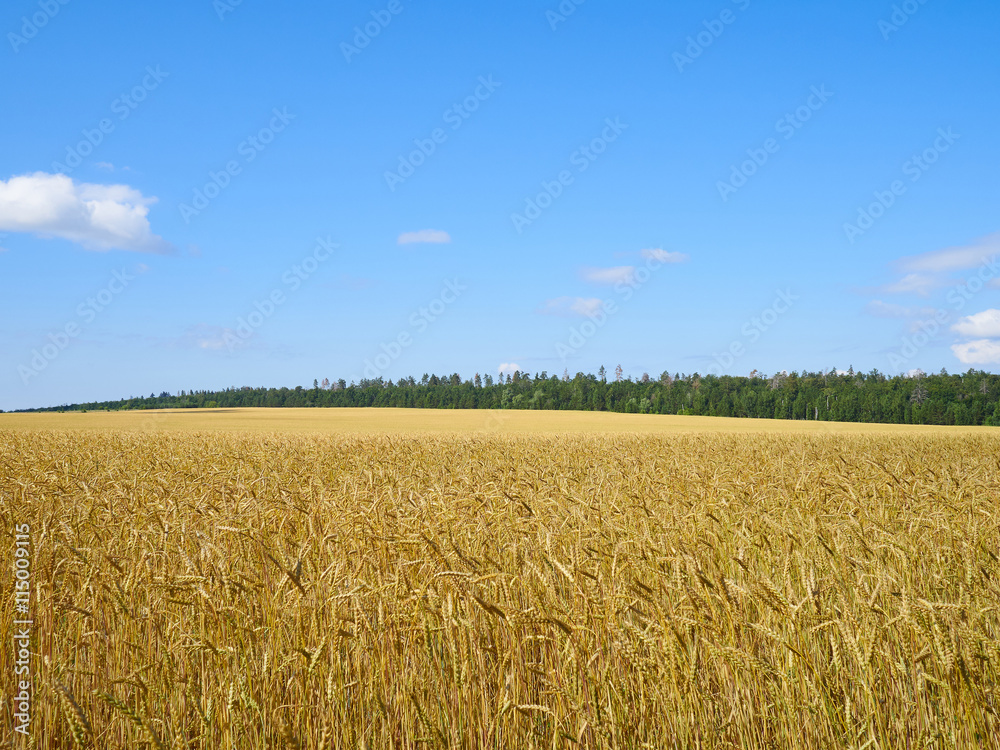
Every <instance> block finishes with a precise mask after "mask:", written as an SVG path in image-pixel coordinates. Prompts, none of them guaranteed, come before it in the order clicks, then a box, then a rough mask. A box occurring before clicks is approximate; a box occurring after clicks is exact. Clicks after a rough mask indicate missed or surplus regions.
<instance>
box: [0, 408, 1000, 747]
mask: <svg viewBox="0 0 1000 750" xmlns="http://www.w3.org/2000/svg"><path fill="white" fill-rule="evenodd" d="M290 411H292V410H290ZM386 411H387V413H386V414H383V415H374V416H373V415H372V414H371V412H368V413H367V417H366V419H367V420H368V421H367V422H364V420H363V419H362V417H363V416H364V415H356V416H357V424H361V423H362V422H364V424H367V425H369V427H365V428H364V430H361V429H353V430H347V429H344V425H340V426H339V427H336V426H334V427H331V426H330V424H329V423H326V424H325V426H323V425H321V424H320V421H319V420H324V419H325V420H328V421H329V420H330V419H348V416H345V415H343V414H341V415H333V416H329V415H323V416H316V417H305V416H303V417H301V420H305V421H304V422H302V424H300V425H299V426H298V427H297V428H295V427H293V428H289V429H283V430H278V429H272V430H267V429H266V423H265V422H263V421H260V420H259V418H258V416H257V415H254V414H238V413H237V414H219V415H217V416H216V417H215V420H216V421H215V422H213V417H212V416H211V415H204V414H203V415H200V416H199V417H198V419H199V420H202V421H201V422H198V423H195V422H194V421H188V422H184V421H183V419H184V417H182V416H176V415H175V416H171V415H161V416H154V417H149V416H148V415H144V416H143V417H142V419H146V420H148V419H152V420H153V421H152V422H151V423H148V424H147V423H145V422H142V423H140V422H139V421H134V422H132V423H128V422H126V421H125V420H122V419H119V415H115V414H109V415H103V414H86V415H70V414H67V415H52V416H51V417H50V416H48V415H2V416H0V499H2V503H0V508H2V514H3V527H4V529H5V531H7V533H8V535H9V537H10V543H7V544H5V545H4V546H3V548H2V550H0V555H2V557H3V569H4V570H5V571H10V570H12V569H13V566H14V559H13V556H14V551H13V550H14V544H13V537H14V532H13V529H15V528H16V527H17V526H19V525H20V524H26V523H27V524H30V528H31V532H30V536H31V576H32V577H31V582H32V601H31V615H32V619H33V638H34V640H33V643H32V646H31V651H32V659H31V680H32V683H33V690H34V696H33V701H32V706H31V732H30V740H29V739H26V738H25V737H23V736H22V735H20V734H16V733H15V732H14V731H13V729H12V728H13V727H14V726H15V718H14V717H13V715H12V707H11V706H12V704H11V702H10V701H9V700H5V701H4V704H3V707H2V709H0V721H2V728H0V736H2V737H3V738H4V741H5V746H14V747H36V748H74V747H93V748H133V747H138V748H178V749H179V748H199V749H209V748H210V749H213V750H214V749H216V748H278V747H293V748H294V747H299V748H318V747H323V748H372V749H373V748H546V749H547V748H577V747H580V748H834V747H838V748H839V747H844V748H857V749H858V750H860V749H861V748H924V747H958V748H972V747H1000V743H998V740H997V736H998V735H1000V717H998V713H997V712H998V711H1000V686H998V676H1000V670H998V665H1000V646H998V642H1000V612H998V607H1000V559H998V554H1000V553H998V549H997V547H998V544H997V540H998V530H1000V436H998V433H997V432H996V431H992V430H983V429H980V430H968V429H967V430H944V429H912V428H900V429H892V430H889V429H879V428H869V429H857V427H858V426H853V425H852V426H838V425H825V426H815V427H814V426H803V425H801V424H800V425H798V428H797V429H794V430H793V429H789V428H787V427H785V426H782V425H766V424H760V423H758V424H757V425H756V429H745V423H746V422H749V420H739V422H741V423H743V424H741V425H740V426H739V428H738V429H735V430H734V429H728V428H727V427H726V425H725V424H724V423H725V422H729V421H730V420H721V421H720V420H703V421H702V422H699V423H695V422H686V423H684V422H677V421H676V420H678V419H681V420H682V419H683V418H674V419H675V421H674V422H673V424H670V423H669V420H668V421H666V422H661V423H660V424H659V425H658V426H655V420H651V421H647V422H645V425H644V427H643V428H642V431H641V432H640V431H639V430H637V429H632V426H633V425H635V424H638V423H639V421H641V420H642V419H643V418H642V417H641V416H640V420H635V419H632V417H633V416H635V415H615V416H618V417H628V418H629V419H627V420H626V419H611V420H605V421H604V422H594V421H593V418H591V417H588V418H587V420H590V421H589V422H588V421H587V420H583V421H581V423H580V424H579V426H578V428H574V427H573V423H572V419H571V418H570V417H561V418H562V419H565V420H567V421H565V422H559V421H558V420H556V421H553V420H552V419H550V417H551V415H544V414H537V413H531V414H534V415H535V416H533V417H530V418H529V417H528V416H525V415H523V414H517V415H515V416H514V417H512V419H513V420H514V421H504V420H503V419H499V418H497V421H495V422H491V421H489V420H488V419H487V420H486V421H484V416H483V415H482V414H480V415H478V416H477V417H476V419H475V420H472V421H469V422H462V421H461V420H463V419H469V417H467V416H460V415H456V414H452V415H450V416H451V418H452V420H453V421H451V422H448V421H447V418H448V416H449V415H448V414H444V415H441V414H431V415H426V414H425V415H419V414H417V415H414V416H412V417H406V419H414V420H416V419H418V418H422V419H430V420H431V422H432V423H431V424H430V425H429V426H428V425H426V424H425V425H423V426H422V427H421V426H419V425H417V424H416V423H415V422H411V423H406V422H405V421H404V422H402V423H400V422H399V419H402V417H399V415H396V416H392V415H389V414H388V410H386ZM35 416H42V417H44V419H38V420H34V421H32V417H35ZM282 417H283V418H284V419H289V420H293V421H294V420H295V419H300V418H299V417H295V415H282ZM138 419H139V417H135V420H138ZM178 419H180V420H181V421H180V422H177V420H178ZM310 419H312V420H314V421H313V422H312V423H311V424H312V429H307V426H308V423H309V420H310ZM351 419H353V417H351ZM373 419H374V420H376V421H377V420H378V419H383V420H385V423H384V424H383V426H382V428H380V429H379V428H374V427H370V425H371V424H373V422H372V421H371V420H373ZM390 419H391V420H394V421H393V422H392V424H390V423H389V420H390ZM456 419H457V420H458V421H454V420H456ZM532 419H533V420H535V421H534V422H532V421H531V420H532ZM647 419H648V418H647ZM74 420H78V421H74ZM435 420H437V421H435ZM442 420H443V421H442ZM519 420H521V421H519ZM539 420H548V421H539ZM349 421H350V419H348V422H349ZM732 421H734V422H735V421H737V420H732ZM251 423H253V424H252V425H251ZM449 424H450V425H451V426H452V427H453V428H455V426H456V425H458V428H455V429H451V430H448V429H446V428H447V427H448V426H449ZM532 424H533V425H534V427H533V428H531V427H530V425H532ZM685 424H686V425H687V427H686V428H684V429H681V428H682V427H684V425H685ZM303 425H306V426H305V427H304V426H303ZM524 425H528V427H524ZM654 426H655V428H654ZM752 426H753V425H750V427H752ZM779 427H780V429H778V428H779ZM13 580H14V579H13V577H12V576H11V575H10V574H5V575H4V579H3V589H2V590H3V594H4V601H5V606H4V608H3V612H2V614H0V618H2V620H0V621H2V631H3V638H4V646H3V651H2V657H0V659H2V664H0V674H3V675H4V680H7V677H8V675H11V674H12V673H13V669H14V666H13V656H12V653H13V652H12V650H11V648H10V643H11V636H10V635H9V634H10V633H11V632H12V630H13V627H14V626H13V619H14V618H15V615H14V614H13V613H14V608H13V604H12V602H13V599H14V592H13ZM5 684H6V683H5ZM7 694H8V693H6V692H5V696H6V695H7Z"/></svg>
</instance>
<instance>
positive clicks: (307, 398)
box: [25, 366, 1000, 426]
mask: <svg viewBox="0 0 1000 750" xmlns="http://www.w3.org/2000/svg"><path fill="white" fill-rule="evenodd" d="M358 406H362V407H403V408H418V409H568V410H577V411H613V412H627V413H641V414H691V415H700V416H718V417H757V418H764V419H813V420H826V421H834V422H882V423H896V424H936V425H992V426H1000V375H995V374H991V373H986V372H983V371H976V370H969V371H968V372H966V373H965V374H961V375H959V374H952V375H950V374H948V373H947V372H945V371H944V370H942V371H941V372H940V373H938V374H936V375H925V374H923V373H920V372H917V373H916V374H914V375H905V376H904V375H896V376H891V377H890V376H886V375H884V374H882V373H880V372H878V371H877V370H872V371H871V372H869V373H861V372H854V370H853V368H852V369H850V370H848V371H846V372H844V371H836V370H831V371H830V372H802V373H796V372H790V373H789V372H781V373H777V374H775V375H771V376H765V375H763V374H761V373H758V372H756V371H754V372H752V373H750V375H749V376H745V377H738V376H727V375H724V376H721V377H720V376H715V375H699V374H698V373H694V374H690V375H684V374H681V373H675V374H673V375H671V374H670V373H668V372H664V373H662V374H661V375H660V376H659V377H650V376H649V375H647V374H643V375H642V377H640V378H638V379H633V378H624V377H623V376H622V370H621V367H620V366H619V367H617V368H616V369H615V371H614V372H613V373H607V372H606V371H605V368H604V367H601V369H600V370H599V371H598V373H597V374H596V375H594V374H585V373H582V372H580V373H577V374H576V375H575V376H573V377H571V376H570V375H569V373H568V372H564V373H563V375H562V376H558V375H549V374H548V373H547V372H541V373H538V374H535V375H534V376H531V375H528V374H525V373H521V372H515V373H513V375H510V374H508V375H506V376H503V375H501V376H497V377H496V378H495V379H494V377H493V376H492V375H485V376H481V375H479V374H476V375H475V376H474V377H472V378H469V379H463V378H462V377H461V376H460V375H458V374H457V373H456V374H452V375H442V376H439V375H429V374H425V375H424V376H423V377H421V378H420V379H419V380H417V379H415V378H413V377H409V378H403V379H400V380H398V381H396V382H392V381H390V380H384V379H382V378H376V379H373V380H367V379H366V380H362V381H360V382H358V383H354V382H352V383H350V384H348V383H346V382H345V381H344V380H338V381H335V382H332V383H331V382H330V381H329V380H328V379H324V380H323V381H322V382H320V381H319V380H314V381H313V385H312V387H311V388H309V387H303V386H298V387H295V388H263V387H258V388H253V387H250V386H242V387H232V388H226V389H225V390H221V391H183V390H182V391H180V392H178V393H176V394H173V395H172V394H170V393H166V392H163V393H160V394H159V395H156V394H155V393H151V394H150V395H149V396H148V397H146V396H143V397H137V398H136V397H133V398H127V399H121V400H119V401H102V402H91V403H82V404H71V405H62V406H55V407H47V408H45V409H28V410H25V411H84V410H118V409H197V408H222V407H230V408H231V407H358Z"/></svg>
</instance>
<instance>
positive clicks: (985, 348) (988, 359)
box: [951, 339, 1000, 365]
mask: <svg viewBox="0 0 1000 750" xmlns="http://www.w3.org/2000/svg"><path fill="white" fill-rule="evenodd" d="M951 350H952V352H954V354H955V356H956V357H958V361H959V362H962V363H963V364H966V365H989V364H997V363H1000V343H998V342H996V341H990V340H989V339H978V340H976V341H967V342H966V343H964V344H953V345H952V347H951Z"/></svg>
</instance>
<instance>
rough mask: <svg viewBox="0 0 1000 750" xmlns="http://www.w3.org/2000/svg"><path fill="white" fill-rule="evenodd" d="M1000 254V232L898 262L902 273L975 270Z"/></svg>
mask: <svg viewBox="0 0 1000 750" xmlns="http://www.w3.org/2000/svg"><path fill="white" fill-rule="evenodd" d="M998 253H1000V232H995V233H993V234H990V235H987V236H986V237H983V238H981V239H979V240H976V241H975V242H973V243H972V244H971V245H959V246H956V247H946V248H944V249H943V250H934V251H932V252H929V253H922V254H920V255H911V256H909V257H906V258H901V259H900V260H899V266H900V268H902V269H903V270H904V271H929V272H932V273H935V272H941V271H958V270H961V269H963V268H975V267H976V266H979V265H982V263H983V262H984V261H986V260H989V259H990V258H992V257H993V256H994V255H997V254H998Z"/></svg>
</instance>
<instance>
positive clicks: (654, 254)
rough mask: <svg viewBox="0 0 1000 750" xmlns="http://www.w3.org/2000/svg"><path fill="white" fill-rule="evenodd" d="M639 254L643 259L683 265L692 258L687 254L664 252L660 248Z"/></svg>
mask: <svg viewBox="0 0 1000 750" xmlns="http://www.w3.org/2000/svg"><path fill="white" fill-rule="evenodd" d="M639 254H640V255H642V257H643V258H647V259H651V260H658V261H660V263H683V262H684V261H686V260H687V259H688V258H689V257H690V256H689V255H688V254H687V253H678V252H672V251H670V250H662V249H660V248H655V249H651V250H640V251H639Z"/></svg>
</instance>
